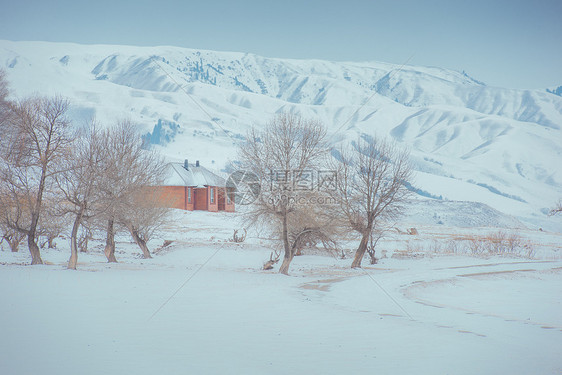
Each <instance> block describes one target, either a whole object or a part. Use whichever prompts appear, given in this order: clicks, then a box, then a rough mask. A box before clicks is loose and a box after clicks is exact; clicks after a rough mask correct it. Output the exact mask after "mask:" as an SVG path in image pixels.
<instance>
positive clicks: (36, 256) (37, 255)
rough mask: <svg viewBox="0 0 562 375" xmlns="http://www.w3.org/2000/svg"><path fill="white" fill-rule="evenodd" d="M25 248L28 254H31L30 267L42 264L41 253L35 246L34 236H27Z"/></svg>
mask: <svg viewBox="0 0 562 375" xmlns="http://www.w3.org/2000/svg"><path fill="white" fill-rule="evenodd" d="M33 232H35V231H33ZM27 246H28V247H29V252H30V254H31V265H34V264H43V259H41V252H40V251H39V246H37V244H36V243H35V236H34V235H33V234H31V233H30V234H28V235H27Z"/></svg>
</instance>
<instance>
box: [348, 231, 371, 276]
mask: <svg viewBox="0 0 562 375" xmlns="http://www.w3.org/2000/svg"><path fill="white" fill-rule="evenodd" d="M370 235H371V231H365V232H363V237H362V238H361V242H360V243H359V247H358V248H357V251H356V252H355V258H354V259H353V263H351V268H361V260H363V257H364V256H365V251H367V245H368V244H369V236H370Z"/></svg>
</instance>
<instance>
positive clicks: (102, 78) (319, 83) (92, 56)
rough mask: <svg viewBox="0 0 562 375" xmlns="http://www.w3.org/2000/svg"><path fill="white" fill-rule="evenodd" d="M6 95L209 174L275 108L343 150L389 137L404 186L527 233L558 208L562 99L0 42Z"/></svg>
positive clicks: (407, 73) (226, 60) (229, 61)
mask: <svg viewBox="0 0 562 375" xmlns="http://www.w3.org/2000/svg"><path fill="white" fill-rule="evenodd" d="M0 67H2V68H4V69H6V71H7V74H8V78H9V80H10V83H11V87H12V90H13V93H12V95H13V96H14V97H21V96H26V95H30V94H34V93H39V94H54V93H57V94H62V95H64V96H67V97H69V98H70V99H71V102H72V113H71V115H72V117H73V119H74V120H75V122H76V123H77V124H82V123H84V122H85V121H88V119H90V118H92V117H94V116H95V117H96V119H97V120H98V121H99V122H101V123H102V124H109V123H111V122H112V121H116V120H117V119H120V118H124V117H126V118H131V119H132V120H134V121H136V122H137V123H138V124H139V126H140V127H142V130H143V132H145V133H146V134H147V139H150V140H151V141H152V142H153V143H157V144H158V146H156V147H162V149H163V151H164V153H165V154H166V155H167V156H168V157H170V158H171V159H176V160H183V159H184V158H189V159H191V160H194V159H199V160H201V161H202V163H205V164H207V165H209V166H213V165H214V167H215V168H217V169H220V168H223V167H224V166H225V164H226V162H227V161H228V160H229V159H233V158H235V150H236V147H235V146H236V144H237V142H239V141H240V139H242V138H243V135H244V134H245V132H246V130H247V129H248V127H250V126H252V125H259V124H262V123H264V122H265V121H267V120H268V119H270V118H271V117H272V116H273V115H274V114H275V113H277V112H280V111H298V112H300V113H301V114H303V115H304V116H307V117H316V118H318V119H319V120H321V121H322V122H323V123H324V124H325V125H326V126H327V128H328V129H329V132H330V136H331V140H332V141H334V142H340V141H343V140H345V139H354V138H356V137H357V136H358V135H361V134H363V135H375V134H378V135H387V136H390V137H392V138H394V139H395V140H397V141H398V142H399V143H401V144H403V145H404V146H408V147H409V148H410V149H411V150H412V155H413V160H414V164H415V167H416V170H417V173H416V180H415V181H414V182H413V189H415V190H417V191H418V192H419V193H420V194H421V195H424V196H428V197H433V198H437V199H443V200H461V201H477V202H482V203H485V204H487V205H489V206H491V207H493V208H494V209H496V210H499V211H502V212H505V213H508V214H510V215H513V216H516V217H517V218H519V219H521V220H523V221H525V222H526V223H527V224H531V225H536V226H544V227H546V228H553V229H556V230H560V231H562V223H561V222H560V219H552V218H547V217H546V212H547V208H548V207H550V206H552V205H553V204H554V203H555V202H556V201H557V200H558V199H559V198H562V129H561V127H562V98H561V97H560V96H557V95H555V94H554V93H553V92H548V91H545V90H544V89H537V90H515V89H503V88H498V87H489V86H486V85H485V84H483V83H482V82H479V81H478V80H476V79H474V78H472V77H470V76H468V75H467V74H465V73H464V72H456V71H451V70H446V69H440V68H434V67H420V66H405V67H403V68H402V69H400V67H399V66H397V65H393V64H386V63H379V62H364V63H353V62H347V63H344V62H328V61H319V60H289V59H274V58H265V57H260V56H256V55H252V54H243V53H234V52H214V51H204V50H192V49H185V48H176V47H131V46H110V45H77V44H66V43H46V42H10V41H0Z"/></svg>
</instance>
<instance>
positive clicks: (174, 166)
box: [164, 163, 226, 187]
mask: <svg viewBox="0 0 562 375" xmlns="http://www.w3.org/2000/svg"><path fill="white" fill-rule="evenodd" d="M183 165H184V164H183V163H168V164H166V167H165V168H166V171H165V175H164V185H165V186H195V187H204V186H221V187H224V186H225V185H226V180H225V179H224V178H223V177H221V176H219V175H217V174H216V173H213V172H211V171H210V170H208V169H207V168H205V167H202V166H201V165H199V167H196V166H195V164H191V163H190V164H189V170H186V169H185V168H184V166H183Z"/></svg>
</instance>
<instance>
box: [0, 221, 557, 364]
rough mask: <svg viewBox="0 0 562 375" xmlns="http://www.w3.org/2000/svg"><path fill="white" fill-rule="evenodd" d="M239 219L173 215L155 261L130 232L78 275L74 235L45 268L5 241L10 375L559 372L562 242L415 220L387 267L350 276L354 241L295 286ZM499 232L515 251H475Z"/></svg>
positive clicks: (309, 264) (3, 311) (155, 244)
mask: <svg viewBox="0 0 562 375" xmlns="http://www.w3.org/2000/svg"><path fill="white" fill-rule="evenodd" d="M436 215H437V214H436ZM235 217H236V216H235V215H234V214H225V215H221V214H211V213H205V212H176V213H175V214H174V221H173V222H171V223H170V224H169V225H168V226H167V227H166V228H165V230H164V232H163V234H162V236H161V238H159V239H155V240H153V241H151V243H150V245H151V249H152V250H154V257H153V259H148V260H145V259H141V258H140V251H139V250H138V249H137V248H136V247H135V245H134V244H132V243H131V242H129V240H128V239H127V238H126V237H123V238H121V240H120V241H119V242H118V244H117V254H116V255H117V258H118V260H119V263H117V264H107V263H106V261H105V257H104V255H103V252H102V250H103V243H102V241H101V240H96V241H94V243H92V244H91V246H90V250H89V252H88V253H86V254H84V253H81V254H80V255H79V264H78V268H79V269H78V271H68V270H65V268H64V265H65V263H66V260H67V258H68V256H69V249H68V244H67V243H66V242H67V241H66V240H64V239H59V240H58V241H57V243H58V247H57V249H51V250H46V249H45V250H43V252H42V255H43V259H44V260H45V261H46V262H48V264H47V265H43V266H33V267H31V266H26V265H24V264H28V263H29V262H30V257H29V254H28V252H27V250H26V249H25V247H24V248H22V249H21V250H20V252H19V253H11V252H9V250H8V249H7V248H6V245H5V244H3V246H4V249H3V251H0V295H1V296H2V303H1V304H0V333H1V335H0V337H1V339H0V373H1V374H155V373H162V374H177V373H182V374H186V373H189V374H224V373H229V374H241V373H244V374H342V373H349V374H355V373H382V374H412V373H415V374H475V373H477V374H558V373H560V372H561V371H562V357H560V351H561V349H562V314H561V311H562V256H561V255H562V253H561V252H562V250H561V248H562V235H560V234H559V233H552V232H542V231H531V230H528V229H518V230H517V232H516V233H513V232H512V230H510V229H506V228H505V227H503V228H502V229H499V228H491V227H486V228H483V227H475V226H470V225H466V226H465V227H452V226H443V225H441V224H433V223H428V224H425V225H416V229H417V231H418V234H416V235H409V234H407V233H406V232H407V229H408V228H409V226H411V225H414V222H412V221H410V222H404V223H398V224H397V225H396V226H395V228H393V229H392V230H391V231H389V233H388V235H387V237H386V238H385V239H383V240H382V241H381V242H380V244H379V247H378V249H379V250H378V251H379V256H381V257H382V259H380V261H379V263H378V264H375V265H369V262H368V259H367V258H365V259H364V268H363V269H362V270H351V269H350V268H349V266H350V263H351V259H350V256H351V250H352V249H353V247H354V246H356V244H357V243H356V242H354V241H353V240H352V239H350V242H349V243H346V244H343V253H344V254H345V255H347V257H346V258H345V259H341V253H339V254H337V255H336V254H328V253H322V252H320V251H318V250H305V255H303V256H300V257H296V258H295V260H294V261H293V264H292V267H291V276H289V277H287V276H282V275H279V274H277V273H275V272H273V271H263V270H261V266H262V264H263V262H264V261H265V260H267V259H268V258H269V254H270V252H271V246H272V243H271V242H270V241H268V240H265V239H262V238H260V236H259V235H257V234H256V233H249V234H248V238H247V240H246V241H245V242H244V243H243V244H235V243H232V242H229V241H228V238H230V237H231V236H232V232H233V230H234V229H238V227H239V224H237V220H236V219H235ZM445 220H446V218H445ZM418 224H419V223H418ZM500 230H501V231H505V232H506V233H510V234H516V235H517V236H519V237H520V241H521V243H522V244H523V245H521V246H520V248H519V250H518V251H515V252H514V253H510V254H504V255H490V254H479V255H475V254H472V253H471V251H470V245H469V244H470V243H472V242H470V239H474V238H486V237H487V236H490V235H492V234H494V233H498V231H500ZM100 238H101V236H100ZM164 240H172V241H174V242H173V243H172V244H171V245H170V246H167V247H165V248H163V249H158V248H159V247H160V246H161V245H162V243H163V241H164ZM454 244H457V245H454ZM530 247H532V248H533V249H534V251H532V252H528V251H527V250H528V249H529V248H530ZM383 254H384V255H383Z"/></svg>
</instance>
